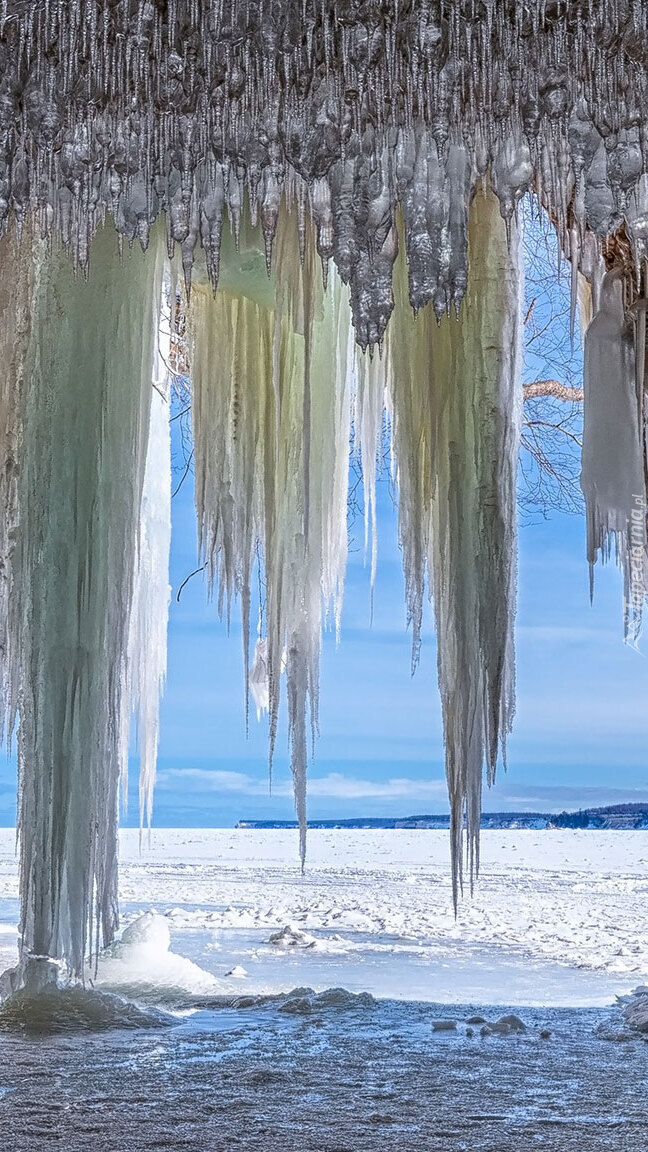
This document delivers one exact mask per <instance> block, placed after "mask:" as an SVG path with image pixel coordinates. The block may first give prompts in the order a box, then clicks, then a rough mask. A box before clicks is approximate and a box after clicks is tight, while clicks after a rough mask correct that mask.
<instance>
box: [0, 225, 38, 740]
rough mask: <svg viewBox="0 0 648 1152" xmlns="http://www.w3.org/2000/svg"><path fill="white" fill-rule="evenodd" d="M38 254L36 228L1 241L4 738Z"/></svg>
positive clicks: (11, 682) (0, 724) (16, 680)
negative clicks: (25, 381) (27, 362)
mask: <svg viewBox="0 0 648 1152" xmlns="http://www.w3.org/2000/svg"><path fill="white" fill-rule="evenodd" d="M35 279H36V251H35V248H34V244H33V240H32V232H31V228H28V229H26V230H25V232H24V234H23V237H22V241H21V242H20V243H18V240H17V237H16V236H15V235H9V236H6V237H5V238H4V239H3V240H0V365H1V366H2V368H1V371H0V692H1V693H2V698H1V702H0V735H2V737H9V736H10V734H11V733H12V731H13V728H14V723H15V718H16V713H17V709H18V698H19V689H20V660H19V652H18V643H17V624H18V616H19V612H18V600H19V592H20V589H19V588H18V587H16V586H15V585H14V575H15V559H16V546H17V540H18V530H19V527H18V480H19V467H20V444H21V438H22V404H21V397H22V391H23V373H24V366H25V359H26V353H27V346H28V342H29V334H30V329H31V315H32V297H33V293H34V284H35Z"/></svg>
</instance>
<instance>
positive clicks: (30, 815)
mask: <svg viewBox="0 0 648 1152" xmlns="http://www.w3.org/2000/svg"><path fill="white" fill-rule="evenodd" d="M39 260H40V262H39V267H38V278H37V284H36V288H35V293H34V298H33V304H32V319H31V333H30V340H29V347H28V350H27V355H26V361H25V367H24V388H23V393H24V394H23V399H22V409H23V435H22V459H21V470H20V492H19V521H20V534H19V548H18V555H17V557H16V559H15V577H14V584H15V587H16V588H18V589H19V594H20V620H19V627H18V640H19V647H20V665H21V679H22V684H21V697H20V732H19V776H20V789H19V792H20V811H19V833H20V875H21V895H22V915H21V925H20V931H21V939H22V965H23V979H24V980H25V982H26V983H27V984H28V985H33V984H38V983H39V982H40V981H41V980H43V979H51V978H52V975H53V971H52V967H51V965H50V964H49V962H48V960H47V958H48V957H53V958H57V959H59V958H63V959H64V960H65V961H66V962H67V965H68V966H69V969H70V971H71V972H72V973H73V974H76V975H80V974H81V973H82V972H83V968H84V963H85V958H86V953H87V949H88V946H89V945H91V944H92V943H93V941H92V936H91V928H92V923H93V921H95V920H96V923H97V932H98V933H99V931H100V934H101V938H102V940H103V942H104V943H109V942H110V941H111V940H112V938H113V935H114V932H115V928H116V926H117V917H118V909H117V813H118V786H119V778H120V774H121V773H122V772H123V771H124V770H125V767H126V764H125V760H126V755H127V720H128V712H129V701H128V698H127V687H128V683H127V681H128V677H127V659H126V658H127V651H128V628H129V619H130V607H131V597H132V590H133V557H134V555H135V542H136V530H137V518H138V514H139V508H140V500H141V494H142V482H143V473H144V461H145V454H146V436H147V431H148V420H149V407H150V396H151V371H152V363H153V341H154V335H155V326H156V322H157V319H158V308H159V279H160V270H161V261H160V258H159V247H158V246H157V245H152V246H151V248H150V250H149V252H148V253H147V254H146V255H142V253H141V252H139V251H137V252H134V253H133V254H132V255H127V257H126V258H125V259H124V261H123V262H122V261H121V259H120V257H119V254H118V251H117V245H116V239H115V234H114V231H113V229H112V228H108V227H107V228H106V229H105V231H102V232H99V233H97V235H96V237H95V239H94V242H93V246H92V265H91V275H90V279H89V281H88V282H87V283H86V282H84V280H83V278H81V277H79V278H75V276H74V273H73V269H72V266H71V263H70V260H69V258H68V256H67V254H66V253H64V252H63V251H62V250H61V249H60V247H59V246H58V245H56V246H55V247H54V249H53V251H52V252H50V253H48V252H41V253H40V258H39ZM97 943H98V941H97Z"/></svg>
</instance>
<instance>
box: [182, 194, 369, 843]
mask: <svg viewBox="0 0 648 1152" xmlns="http://www.w3.org/2000/svg"><path fill="white" fill-rule="evenodd" d="M274 243H275V250H276V251H275V256H276V263H275V272H274V273H273V274H272V277H271V279H270V281H269V280H268V277H267V272H266V268H265V249H264V244H263V239H262V237H261V235H260V234H259V233H255V232H254V231H253V230H251V229H249V228H247V229H243V230H242V241H241V250H240V253H239V254H237V253H234V252H233V251H231V250H230V249H229V248H228V246H227V244H226V243H224V244H223V252H222V254H221V278H220V290H219V292H218V294H217V295H216V297H215V298H212V296H211V293H210V292H209V291H208V290H207V287H206V285H205V286H204V287H203V285H202V284H200V283H199V282H196V285H195V289H194V294H193V297H192V304H191V323H192V332H193V356H192V366H193V385H194V405H193V414H194V439H195V476H196V484H195V490H196V507H197V513H198V524H199V544H200V549H201V554H202V555H203V556H204V558H205V559H206V561H207V564H208V571H209V575H210V582H211V583H212V584H213V585H214V586H215V587H217V588H218V601H219V609H220V611H221V612H225V611H227V612H229V605H230V603H231V600H232V598H233V597H234V596H236V595H239V596H240V597H241V602H242V609H243V635H244V644H245V662H246V669H247V667H248V659H249V658H248V655H247V652H248V645H249V625H250V620H249V605H250V582H251V575H252V564H253V558H254V556H255V554H256V545H257V542H259V543H260V546H261V554H262V556H263V564H264V572H265V584H266V596H267V600H266V605H265V620H266V635H265V636H264V637H262V638H261V640H260V641H259V642H258V643H257V648H256V652H255V659H254V663H253V666H252V672H251V673H250V675H249V676H247V675H246V681H247V683H246V696H247V690H248V687H249V688H251V690H252V694H253V697H254V699H255V703H256V705H257V709H258V710H261V709H262V708H263V707H264V706H265V703H266V680H267V706H268V710H269V718H270V754H271V757H272V753H273V750H274V743H275V738H276V729H277V719H278V712H279V701H280V681H281V672H282V669H283V668H284V667H285V672H286V681H287V696H288V726H289V739H290V750H291V766H292V774H293V781H294V788H295V805H296V809H297V814H298V818H299V824H300V852H301V854H302V861H303V856H304V853H305V835H306V768H307V748H308V740H307V738H306V728H307V717H308V714H309V713H310V722H311V730H312V733H313V735H314V733H315V732H316V730H317V717H318V704H319V653H320V632H321V628H322V622H323V619H324V615H325V612H326V610H327V609H328V607H329V606H330V607H332V610H333V614H334V618H335V620H336V623H337V624H338V625H339V618H340V610H341V600H342V591H343V586H344V573H345V567H346V554H347V535H346V517H347V490H348V458H349V435H350V378H349V375H350V374H349V330H350V312H349V306H348V303H347V302H346V295H345V293H344V291H343V289H342V286H341V285H340V283H339V280H338V279H337V278H334V279H333V280H332V281H331V280H330V281H329V286H328V289H327V291H326V292H325V291H324V289H323V287H322V285H321V281H320V277H319V273H318V270H317V267H316V260H317V252H316V246H315V243H314V238H313V236H312V235H311V236H310V237H309V242H308V243H307V244H306V247H305V251H304V260H303V264H302V259H301V253H300V242H299V229H298V225H297V220H296V217H295V216H294V215H292V216H291V217H286V216H285V214H284V215H282V216H280V218H279V221H278V226H277V231H276V237H275V242H274ZM306 280H307V281H308V290H307V293H306V294H305V293H304V282H305V281H306ZM309 293H310V294H311V297H310V300H309V296H308V294H309ZM305 302H306V307H305V306H304V304H305ZM307 326H308V328H309V330H308V331H307ZM306 387H307V388H308V404H307V405H306V407H305V404H304V400H305V388H306ZM305 418H306V420H307V422H308V425H309V427H308V430H307V431H305V429H304V419H305ZM308 445H310V449H309V448H308ZM306 487H307V489H308V495H307V493H306Z"/></svg>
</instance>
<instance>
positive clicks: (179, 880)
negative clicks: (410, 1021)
mask: <svg viewBox="0 0 648 1152" xmlns="http://www.w3.org/2000/svg"><path fill="white" fill-rule="evenodd" d="M138 840H139V837H138V833H137V832H136V831H131V830H126V831H122V833H121V884H120V890H121V901H122V909H123V919H124V923H128V922H129V921H130V920H132V918H133V916H134V915H136V914H137V913H139V912H142V911H147V910H149V909H155V910H156V911H157V912H159V913H161V914H162V915H164V916H165V917H166V919H167V922H168V925H169V927H170V929H171V939H172V947H173V948H174V950H175V951H176V952H182V953H184V954H187V955H190V956H191V957H192V958H193V959H195V960H196V961H197V962H199V963H200V964H201V966H202V967H204V968H206V969H208V970H209V971H210V972H211V973H213V975H214V976H216V977H217V978H218V979H219V980H220V981H221V982H222V988H223V990H224V991H227V990H228V989H229V990H230V991H231V990H232V989H235V988H236V989H239V988H242V987H245V989H246V991H254V992H268V991H278V990H286V989H287V988H290V987H292V986H294V985H296V984H300V983H309V984H311V985H312V986H313V987H316V988H324V987H330V986H332V985H335V984H342V985H343V986H344V987H347V988H350V989H352V990H354V991H361V990H363V989H366V990H368V991H371V992H372V993H373V994H374V995H378V996H390V997H395V998H401V999H415V1000H430V1001H436V1002H453V1001H459V1002H468V1001H471V1000H479V1001H480V1002H482V1003H503V1002H507V1003H512V1002H513V1003H521V1004H536V1005H542V1004H548V1005H565V1004H568V1005H573V1006H576V1005H588V1004H589V1005H595V1004H604V1003H609V1002H611V1001H612V1000H613V998H614V996H615V994H616V993H618V992H623V991H628V990H630V989H631V988H633V987H635V986H636V985H638V984H642V983H644V982H648V832H620V831H614V832H599V831H592V832H590V831H508V830H507V831H502V832H494V831H490V832H484V833H483V835H482V867H481V876H480V880H479V884H478V886H477V888H476V891H475V894H474V896H473V897H472V898H471V897H470V895H469V894H468V893H467V894H466V895H465V897H464V899H463V900H462V901H461V904H460V907H459V914H458V918H457V919H456V920H455V917H454V913H453V909H452V904H451V899H450V885H449V862H448V851H449V850H448V835H447V833H446V832H437V831H427V830H425V831H424V830H421V831H409V830H408V831H405V830H403V831H400V830H398V831H373V830H371V831H365V830H358V831H355V830H353V831H346V830H334V831H328V830H327V831H321V830H313V831H311V832H310V833H309V840H308V859H307V867H306V872H305V874H304V876H302V875H301V874H300V870H299V866H298V854H297V834H296V833H294V832H292V831H280V830H268V831H261V830H219V829H205V830H187V831H183V830H155V831H153V833H152V835H151V842H150V846H149V844H148V843H147V841H146V839H145V841H144V844H143V847H142V851H141V854H140V851H139V845H138ZM17 895H18V891H17V869H16V862H15V855H14V832H13V830H9V829H6V830H2V831H1V832H0V963H2V965H3V966H5V965H6V964H8V963H9V962H11V961H12V959H13V956H14V955H15V951H14V950H15V926H16V919H17V907H18V905H17ZM289 926H290V930H289V931H287V932H283V935H280V938H279V940H278V941H275V942H272V941H271V937H272V936H276V934H277V933H281V932H282V930H283V929H286V928H288V927H289ZM235 967H239V968H244V969H245V972H246V974H245V975H237V976H233V977H229V976H227V975H226V974H227V973H228V972H229V971H231V970H232V968H235Z"/></svg>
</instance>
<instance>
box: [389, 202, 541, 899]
mask: <svg viewBox="0 0 648 1152" xmlns="http://www.w3.org/2000/svg"><path fill="white" fill-rule="evenodd" d="M468 252H469V266H470V272H469V277H468V289H467V293H466V297H465V300H464V303H463V307H462V313H461V320H460V322H459V323H458V322H457V321H456V320H455V319H454V318H452V317H444V318H443V319H442V321H441V323H440V324H437V322H436V319H435V317H434V314H433V313H432V312H431V310H430V309H427V310H426V311H425V312H422V313H421V314H420V315H419V316H418V317H417V318H416V320H415V321H414V323H412V319H411V314H410V310H409V307H408V301H407V286H406V284H405V280H404V276H402V275H401V281H402V283H401V284H400V286H398V285H397V288H396V308H395V313H394V317H393V320H392V324H391V327H390V329H389V334H388V349H389V354H388V361H389V376H390V378H391V392H392V411H393V421H394V452H395V456H396V460H397V462H398V471H397V478H398V489H399V531H400V540H401V547H402V550H403V557H404V565H405V584H406V596H407V608H408V614H409V617H410V622H411V624H412V633H413V634H412V642H413V661H414V664H415V663H416V661H417V659H418V650H419V647H420V632H421V621H422V613H423V595H424V589H425V585H426V578H427V577H428V576H429V580H430V582H431V585H432V588H433V591H434V603H435V617H436V631H437V645H438V667H439V687H440V691H441V702H442V709H443V725H444V737H445V746H446V773H447V778H448V789H449V797H450V813H451V840H452V861H453V886H454V892H455V899H456V897H457V889H458V887H459V885H460V884H461V883H462V851H461V837H462V832H463V828H464V824H465V829H466V833H467V837H468V844H469V863H470V875H471V881H472V878H473V876H474V873H475V871H476V869H477V867H478V864H479V856H478V833H479V822H480V817H481V792H482V771H483V767H484V765H485V766H486V768H487V777H488V781H489V783H492V782H493V780H494V778H495V770H496V766H497V761H498V757H499V753H500V750H501V751H504V742H505V738H506V734H507V733H508V732H509V731H510V729H511V725H512V721H513V712H514V695H515V693H514V679H515V675H514V673H515V668H514V653H513V622H514V616H515V592H516V559H517V545H516V504H515V498H516V480H517V457H518V447H519V432H520V420H521V388H520V379H521V364H520V360H521V351H522V344H521V329H522V317H521V312H520V304H521V299H522V292H521V288H522V271H521V266H520V256H519V252H518V237H517V229H516V228H515V226H514V225H512V226H511V230H510V235H509V238H508V240H507V236H506V229H505V226H504V222H503V220H502V218H501V216H500V213H499V206H498V204H497V200H496V199H495V197H494V196H493V195H492V194H488V195H486V194H479V195H477V197H476V198H475V200H474V201H473V206H472V211H471V215H470V228H469V247H468Z"/></svg>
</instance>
